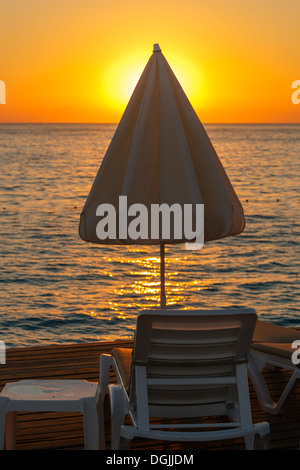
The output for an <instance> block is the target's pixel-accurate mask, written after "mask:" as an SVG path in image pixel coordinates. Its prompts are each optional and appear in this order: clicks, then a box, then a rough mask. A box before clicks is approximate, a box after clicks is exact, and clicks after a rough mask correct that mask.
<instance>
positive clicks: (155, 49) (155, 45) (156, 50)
mask: <svg viewBox="0 0 300 470" xmlns="http://www.w3.org/2000/svg"><path fill="white" fill-rule="evenodd" d="M153 52H161V48H160V47H159V44H154V45H153Z"/></svg>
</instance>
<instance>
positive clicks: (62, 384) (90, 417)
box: [0, 380, 99, 450]
mask: <svg viewBox="0 0 300 470" xmlns="http://www.w3.org/2000/svg"><path fill="white" fill-rule="evenodd" d="M97 388H98V384H97V383H91V382H87V381H85V380H21V381H19V382H13V383H8V384H6V385H5V387H4V388H3V390H2V392H1V394H0V449H4V447H5V448H6V449H14V448H15V442H16V415H17V412H18V411H32V412H47V411H56V412H79V413H82V414H83V424H84V444H85V449H87V450H97V449H99V423H98V413H97V403H98V393H97Z"/></svg>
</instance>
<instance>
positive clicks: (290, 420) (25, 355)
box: [0, 341, 300, 452]
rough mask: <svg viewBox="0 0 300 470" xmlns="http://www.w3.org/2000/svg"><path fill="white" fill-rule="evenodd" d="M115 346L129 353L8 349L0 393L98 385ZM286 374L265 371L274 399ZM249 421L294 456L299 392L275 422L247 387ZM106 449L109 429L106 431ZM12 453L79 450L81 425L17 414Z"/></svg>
mask: <svg viewBox="0 0 300 470" xmlns="http://www.w3.org/2000/svg"><path fill="white" fill-rule="evenodd" d="M116 345H118V346H122V347H131V346H132V342H130V341H127V342H126V341H120V342H119V341H118V342H116V343H89V344H72V345H57V346H56V345H55V346H48V347H34V348H18V349H8V350H7V352H6V364H4V365H0V370H1V374H0V390H2V388H3V386H4V385H5V384H6V383H8V382H15V381H17V380H21V379H85V380H88V381H93V382H98V377H99V357H100V354H101V353H103V352H109V351H111V349H112V348H113V347H115V346H116ZM289 375H290V374H289V372H287V371H266V380H267V383H268V386H269V387H270V390H271V392H272V394H274V397H276V396H278V394H279V393H280V391H281V390H282V389H283V387H284V385H285V383H286V382H287V380H288V378H289ZM250 393H251V403H252V413H253V421H254V422H261V421H268V422H269V423H270V427H271V437H270V449H275V450H276V449H278V450H297V449H299V440H300V390H299V387H298V389H297V390H296V392H295V394H294V395H293V397H292V399H291V401H290V403H289V404H288V406H287V408H286V409H285V411H284V413H283V414H282V415H280V416H271V415H268V414H267V413H265V412H264V411H262V410H261V408H260V407H259V404H258V402H257V399H256V395H255V392H254V391H253V388H252V385H251V384H250ZM107 444H108V445H109V429H108V430H107ZM17 449H20V450H34V449H39V450H56V449H72V450H74V449H78V450H80V449H83V423H82V416H81V415H80V414H73V413H19V414H18V424H17ZM195 449H197V450H200V449H203V450H225V449H228V450H232V449H244V445H243V441H242V440H240V441H223V442H211V443H207V444H206V443H200V444H199V443H185V444H181V443H171V444H170V443H163V442H155V441H149V440H143V439H136V440H134V441H133V443H132V450H150V451H152V452H153V451H154V452H155V451H168V450H173V451H179V450H182V451H193V450H195Z"/></svg>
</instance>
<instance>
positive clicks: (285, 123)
mask: <svg viewBox="0 0 300 470" xmlns="http://www.w3.org/2000/svg"><path fill="white" fill-rule="evenodd" d="M119 123H120V121H118V122H69V121H66V122H62V121H49V122H47V121H43V122H36V121H32V122H26V121H25V122H24V121H20V122H17V121H11V122H1V121H0V124H79V125H82V124H89V125H91V124H95V125H98V124H101V125H118V124H119ZM201 124H203V125H204V124H205V125H210V124H214V125H216V124H222V125H226V124H227V125H245V124H247V125H250V124H254V125H258V124H266V125H268V124H279V125H280V124H284V125H291V124H300V121H299V122H277V121H276V122H265V121H264V122H259V121H258V122H253V121H251V122H202V121H201Z"/></svg>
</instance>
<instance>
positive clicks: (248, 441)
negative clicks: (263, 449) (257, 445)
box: [244, 434, 254, 450]
mask: <svg viewBox="0 0 300 470" xmlns="http://www.w3.org/2000/svg"><path fill="white" fill-rule="evenodd" d="M244 441H245V447H246V449H247V450H253V449H254V434H250V435H249V436H245V437H244Z"/></svg>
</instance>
